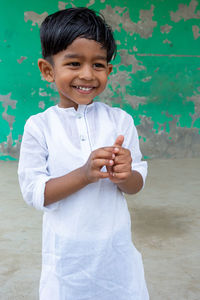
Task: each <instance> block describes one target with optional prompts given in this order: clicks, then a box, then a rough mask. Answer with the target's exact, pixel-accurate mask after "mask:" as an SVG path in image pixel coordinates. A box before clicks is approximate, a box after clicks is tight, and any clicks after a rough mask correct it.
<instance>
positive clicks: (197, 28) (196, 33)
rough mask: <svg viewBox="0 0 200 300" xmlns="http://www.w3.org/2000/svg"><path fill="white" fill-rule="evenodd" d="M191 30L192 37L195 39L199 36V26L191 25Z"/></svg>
mask: <svg viewBox="0 0 200 300" xmlns="http://www.w3.org/2000/svg"><path fill="white" fill-rule="evenodd" d="M192 32H193V35H194V39H195V40H197V39H198V38H199V37H200V27H199V26H196V25H194V26H192Z"/></svg>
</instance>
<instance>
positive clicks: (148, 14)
mask: <svg viewBox="0 0 200 300" xmlns="http://www.w3.org/2000/svg"><path fill="white" fill-rule="evenodd" d="M116 11H117V12H118V11H120V8H119V7H118V6H117V7H115V8H112V7H111V6H110V5H106V8H105V9H103V10H101V13H102V14H103V15H104V16H105V19H106V20H107V22H109V24H110V25H111V26H112V28H113V29H114V30H117V31H121V28H123V29H124V30H125V31H126V32H127V33H130V34H134V33H138V34H139V35H140V36H141V37H142V38H145V39H147V38H149V37H151V36H152V32H153V29H154V28H155V27H156V26H157V22H156V21H153V20H152V18H153V15H154V6H153V5H151V8H150V10H140V21H138V22H137V23H135V22H133V21H132V20H131V18H130V14H129V9H128V8H127V10H125V12H124V13H123V15H120V14H116ZM123 11H124V9H123ZM110 16H113V17H112V18H111V17H110Z"/></svg>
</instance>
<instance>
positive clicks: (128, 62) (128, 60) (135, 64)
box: [119, 50, 146, 74]
mask: <svg viewBox="0 0 200 300" xmlns="http://www.w3.org/2000/svg"><path fill="white" fill-rule="evenodd" d="M119 53H120V56H121V64H122V65H123V66H132V73H133V74H135V73H136V72H138V71H142V70H145V69H146V67H145V66H143V65H142V62H141V61H138V60H137V59H136V57H135V55H130V54H128V51H127V50H120V51H119Z"/></svg>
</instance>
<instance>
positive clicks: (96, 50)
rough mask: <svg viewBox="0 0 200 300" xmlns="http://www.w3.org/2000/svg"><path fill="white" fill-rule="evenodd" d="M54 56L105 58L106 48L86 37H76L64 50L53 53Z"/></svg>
mask: <svg viewBox="0 0 200 300" xmlns="http://www.w3.org/2000/svg"><path fill="white" fill-rule="evenodd" d="M54 57H55V58H59V59H67V58H69V59H70V58H84V59H87V58H88V59H101V60H107V50H106V49H105V48H103V46H102V45H101V44H100V43H98V42H96V41H94V40H89V39H86V38H76V39H75V40H74V41H73V42H72V43H71V44H70V45H69V46H68V47H67V48H66V49H65V50H63V51H61V52H59V53H58V54H56V55H54Z"/></svg>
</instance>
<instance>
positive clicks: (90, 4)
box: [86, 0, 95, 7]
mask: <svg viewBox="0 0 200 300" xmlns="http://www.w3.org/2000/svg"><path fill="white" fill-rule="evenodd" d="M94 3H95V0H90V2H89V3H88V4H87V5H86V7H90V6H92V5H93V4H94Z"/></svg>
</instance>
